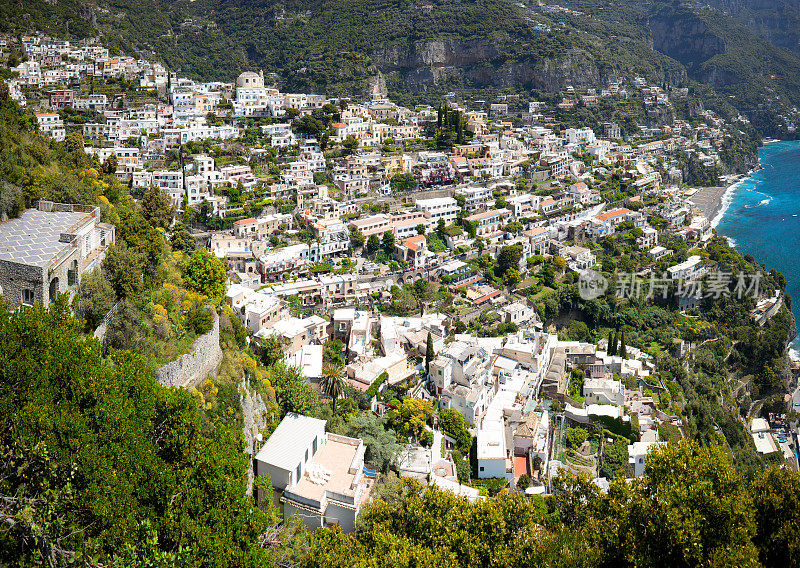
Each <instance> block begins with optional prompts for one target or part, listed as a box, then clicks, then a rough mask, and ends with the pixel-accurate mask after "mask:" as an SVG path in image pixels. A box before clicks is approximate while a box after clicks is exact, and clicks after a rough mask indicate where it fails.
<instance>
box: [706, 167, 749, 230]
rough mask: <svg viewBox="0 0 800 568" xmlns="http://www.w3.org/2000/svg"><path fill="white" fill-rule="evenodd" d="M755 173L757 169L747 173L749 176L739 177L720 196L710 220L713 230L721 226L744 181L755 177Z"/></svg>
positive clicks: (714, 205) (713, 207)
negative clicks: (752, 176)
mask: <svg viewBox="0 0 800 568" xmlns="http://www.w3.org/2000/svg"><path fill="white" fill-rule="evenodd" d="M754 171H755V169H752V170H750V171H749V172H747V175H743V176H737V179H736V181H735V182H733V183H732V184H730V185H729V186H728V187H727V188H726V189H725V191H724V192H723V193H722V195H720V196H719V199H718V200H717V201H716V202H715V203H714V204H713V205H712V207H711V209H712V210H713V214H712V215H713V216H712V217H711V219H710V222H711V228H712V229H716V228H717V225H719V223H720V221H722V218H723V217H724V216H725V212H726V211H727V210H728V207H730V206H731V203H733V196H734V195H736V191H737V190H738V189H739V187H741V185H742V182H743V181H745V180H746V179H748V178H749V177H750V176H751V175H753V172H754Z"/></svg>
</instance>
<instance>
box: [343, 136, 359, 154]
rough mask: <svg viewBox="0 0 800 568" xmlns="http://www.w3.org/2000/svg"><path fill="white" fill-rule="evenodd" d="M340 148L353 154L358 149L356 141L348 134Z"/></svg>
mask: <svg viewBox="0 0 800 568" xmlns="http://www.w3.org/2000/svg"><path fill="white" fill-rule="evenodd" d="M342 148H344V149H345V150H348V151H350V152H353V151H355V150H356V149H357V148H358V140H357V139H356V137H355V136H353V135H352V134H348V135H347V136H346V137H345V139H344V140H343V141H342Z"/></svg>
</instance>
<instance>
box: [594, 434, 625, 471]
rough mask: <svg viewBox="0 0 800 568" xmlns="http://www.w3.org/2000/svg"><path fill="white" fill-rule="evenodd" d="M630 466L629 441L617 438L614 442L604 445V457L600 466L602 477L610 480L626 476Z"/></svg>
mask: <svg viewBox="0 0 800 568" xmlns="http://www.w3.org/2000/svg"><path fill="white" fill-rule="evenodd" d="M627 465H628V441H627V440H625V439H624V438H616V439H615V440H614V441H613V442H606V443H605V444H603V455H602V461H601V464H600V472H599V473H600V476H601V477H608V478H609V479H610V478H612V477H617V476H622V477H624V476H625V468H626V467H627Z"/></svg>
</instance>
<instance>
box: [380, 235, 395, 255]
mask: <svg viewBox="0 0 800 568" xmlns="http://www.w3.org/2000/svg"><path fill="white" fill-rule="evenodd" d="M381 247H382V248H383V252H385V253H386V254H387V255H389V256H391V255H393V254H394V233H393V232H392V231H386V232H385V233H383V239H381Z"/></svg>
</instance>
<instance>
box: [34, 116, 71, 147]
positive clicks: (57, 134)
mask: <svg viewBox="0 0 800 568" xmlns="http://www.w3.org/2000/svg"><path fill="white" fill-rule="evenodd" d="M36 121H37V122H38V123H39V130H41V132H42V134H44V135H45V136H47V137H49V138H52V139H53V140H56V141H57V142H63V141H64V138H65V137H66V131H65V130H64V121H63V120H61V117H60V116H59V115H58V114H56V113H54V112H38V113H36Z"/></svg>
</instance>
